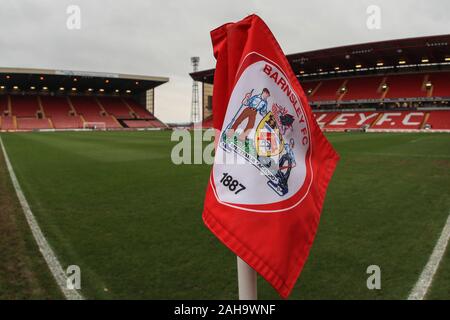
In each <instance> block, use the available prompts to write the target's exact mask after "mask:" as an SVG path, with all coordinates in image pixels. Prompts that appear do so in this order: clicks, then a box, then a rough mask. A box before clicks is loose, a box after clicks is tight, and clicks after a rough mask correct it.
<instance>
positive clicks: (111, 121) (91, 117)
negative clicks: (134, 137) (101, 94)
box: [69, 96, 122, 128]
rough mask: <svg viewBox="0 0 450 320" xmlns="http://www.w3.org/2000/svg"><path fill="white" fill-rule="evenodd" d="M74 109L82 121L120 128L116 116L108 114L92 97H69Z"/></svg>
mask: <svg viewBox="0 0 450 320" xmlns="http://www.w3.org/2000/svg"><path fill="white" fill-rule="evenodd" d="M69 99H70V101H71V103H72V105H73V107H74V109H75V111H76V112H77V114H79V115H80V116H81V117H82V119H83V121H84V122H92V123H95V122H96V123H104V124H105V126H106V128H122V126H121V125H120V123H119V122H118V121H117V119H116V118H114V117H113V116H111V115H109V114H108V113H107V112H106V111H105V109H103V107H102V106H101V105H100V104H99V103H98V101H97V100H96V98H94V97H82V96H77V97H70V98H69Z"/></svg>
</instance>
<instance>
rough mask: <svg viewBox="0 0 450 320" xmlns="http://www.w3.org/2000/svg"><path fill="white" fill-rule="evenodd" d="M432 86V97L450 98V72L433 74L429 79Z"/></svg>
mask: <svg viewBox="0 0 450 320" xmlns="http://www.w3.org/2000/svg"><path fill="white" fill-rule="evenodd" d="M429 81H430V83H431V85H432V95H433V96H435V97H447V98H448V97H450V72H444V73H433V74H431V75H430V77H429Z"/></svg>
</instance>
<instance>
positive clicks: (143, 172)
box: [2, 132, 450, 299]
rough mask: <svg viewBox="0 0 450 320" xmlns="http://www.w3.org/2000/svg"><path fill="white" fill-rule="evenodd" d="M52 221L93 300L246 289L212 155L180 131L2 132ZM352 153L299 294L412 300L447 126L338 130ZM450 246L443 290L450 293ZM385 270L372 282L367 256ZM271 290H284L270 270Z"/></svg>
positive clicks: (433, 224)
mask: <svg viewBox="0 0 450 320" xmlns="http://www.w3.org/2000/svg"><path fill="white" fill-rule="evenodd" d="M2 138H3V141H4V143H5V145H6V148H7V150H8V153H9V156H10V158H11V161H12V163H13V166H14V169H15V171H16V174H17V176H18V179H19V181H20V183H21V185H22V188H23V190H24V192H25V195H26V197H27V199H28V201H29V202H30V204H31V207H32V210H33V212H34V213H35V215H36V217H37V219H38V222H39V223H40V225H41V228H42V229H43V231H44V233H45V234H46V236H47V238H48V240H49V242H50V244H51V245H52V246H53V247H54V249H55V251H56V252H57V254H58V256H59V258H60V259H61V261H62V263H63V264H64V265H65V266H67V265H69V264H77V265H79V266H80V267H81V270H82V292H83V294H84V295H85V296H86V297H88V298H102V299H105V298H113V299H116V298H127V299H152V298H153V299H163V298H168V299H235V298H236V297H237V280H236V259H235V256H234V255H233V254H232V253H231V252H230V251H229V250H228V249H226V248H225V247H224V246H223V245H222V244H220V242H219V241H218V240H217V239H216V238H215V237H214V236H212V235H211V234H210V232H209V231H208V230H207V229H206V227H205V226H204V225H203V222H202V220H201V212H202V207H203V198H204V191H205V188H206V184H207V181H208V176H209V172H210V166H208V165H179V166H177V165H174V164H172V163H171V161H170V152H171V148H172V146H173V145H174V144H175V143H174V142H170V132H91V133H87V132H79V133H76V132H66V133H16V134H2ZM328 138H329V139H330V141H331V142H332V143H333V145H334V146H335V148H336V149H337V151H338V152H339V153H340V155H341V161H340V163H339V165H338V168H337V170H336V172H335V175H334V177H333V179H332V181H331V184H330V187H329V190H328V194H327V198H326V201H325V206H324V210H323V214H322V219H321V223H320V227H319V232H318V235H317V238H316V241H315V243H314V245H313V249H312V251H311V254H310V258H309V259H308V262H307V263H306V265H305V268H304V270H303V273H302V274H301V276H300V278H299V281H298V282H297V285H296V287H295V289H294V291H293V293H292V295H291V299H354V298H360V299H404V298H406V297H407V296H408V293H409V291H410V290H411V288H412V287H413V285H414V284H415V282H416V281H417V279H418V277H419V275H420V273H421V271H422V268H423V267H424V265H425V264H426V262H427V260H428V257H429V255H430V254H431V252H432V250H433V247H434V245H435V243H436V241H437V239H438V237H439V234H440V232H441V230H442V227H443V225H444V223H445V220H446V219H447V216H448V215H449V213H450V170H449V169H450V136H449V135H447V134H330V135H328ZM449 255H450V254H449V250H448V251H447V253H446V257H445V259H444V261H443V262H444V263H443V264H442V266H441V268H440V270H439V273H438V275H437V277H436V281H435V282H434V284H433V287H432V290H431V292H430V294H429V297H431V298H439V299H450V294H449V288H450V282H449V281H448V274H450V263H449V259H450V258H449ZM372 264H376V265H379V266H380V268H381V272H382V274H381V281H382V284H381V285H382V289H381V290H374V291H371V290H368V289H367V287H366V279H367V276H368V275H367V274H366V268H367V267H368V266H369V265H372ZM258 285H259V297H260V298H262V299H269V298H277V297H278V296H277V294H276V292H275V291H274V290H273V289H272V288H271V287H270V286H269V285H268V284H267V283H265V282H264V280H262V279H260V280H259V282H258Z"/></svg>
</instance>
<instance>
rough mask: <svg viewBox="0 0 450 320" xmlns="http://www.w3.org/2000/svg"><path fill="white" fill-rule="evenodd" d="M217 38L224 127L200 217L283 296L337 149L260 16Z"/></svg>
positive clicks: (217, 98)
mask: <svg viewBox="0 0 450 320" xmlns="http://www.w3.org/2000/svg"><path fill="white" fill-rule="evenodd" d="M211 38H212V43H213V46H214V56H215V58H216V59H217V65H216V71H215V75H214V93H213V108H214V110H213V111H214V127H215V129H217V130H219V131H220V135H218V137H217V139H216V142H217V147H216V155H215V160H214V166H213V169H212V171H211V176H210V181H209V185H208V189H207V193H206V198H205V206H204V211H203V221H204V222H205V224H206V225H207V226H208V228H209V229H210V230H211V231H212V232H213V233H214V234H215V235H216V236H217V237H218V238H219V239H220V240H221V241H222V242H223V243H224V244H225V245H226V246H227V247H228V248H229V249H231V250H232V251H233V252H234V253H235V254H236V255H238V256H239V257H241V258H242V259H243V260H244V261H245V262H246V263H247V264H248V265H250V266H251V267H252V268H253V269H255V270H256V271H257V272H258V273H259V274H261V275H262V276H263V277H264V278H265V279H266V280H267V281H268V282H269V283H270V284H271V285H272V286H273V287H274V288H275V289H276V290H277V291H278V292H279V294H280V295H281V296H282V297H283V298H286V297H287V296H288V295H289V294H290V292H291V290H292V288H293V287H294V284H295V282H296V281H297V278H298V276H299V274H300V271H301V270H302V268H303V265H304V264H305V261H306V258H307V257H308V253H309V250H310V248H311V245H312V243H313V240H314V236H315V234H316V231H317V226H318V224H319V219H320V213H321V210H322V205H323V201H324V198H325V192H326V189H327V186H328V182H329V181H330V179H331V176H332V174H333V171H334V169H335V167H336V164H337V162H338V160H339V156H338V154H337V153H336V152H335V151H334V149H333V147H332V146H331V145H330V143H329V142H328V141H327V139H326V138H325V137H324V135H323V134H322V131H321V130H320V128H319V126H318V125H317V123H316V121H315V120H314V117H313V114H312V112H311V108H310V107H309V105H308V101H307V99H306V96H305V94H304V92H303V90H302V88H301V86H300V84H299V83H298V81H297V79H296V77H295V74H294V72H293V71H292V69H291V67H290V65H289V62H288V61H287V59H286V57H285V55H284V54H283V52H282V50H281V48H280V46H279V45H278V43H277V41H276V40H275V37H274V36H273V34H272V33H271V31H270V30H269V28H268V27H267V25H266V24H265V23H264V22H263V21H262V20H261V19H260V18H259V17H258V16H256V15H251V16H248V17H247V18H245V19H244V20H241V21H239V22H237V23H228V24H225V25H223V26H221V27H219V28H218V29H215V30H213V31H212V32H211Z"/></svg>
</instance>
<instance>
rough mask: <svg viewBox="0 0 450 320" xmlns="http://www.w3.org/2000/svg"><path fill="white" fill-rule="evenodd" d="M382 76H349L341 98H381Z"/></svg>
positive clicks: (349, 99) (348, 99)
mask: <svg viewBox="0 0 450 320" xmlns="http://www.w3.org/2000/svg"><path fill="white" fill-rule="evenodd" d="M384 78H385V77H382V76H376V77H361V78H349V79H348V81H347V84H346V85H345V87H346V89H347V90H346V92H345V94H344V96H343V97H342V100H346V101H351V100H368V99H381V96H382V92H381V85H382V82H383V79H384Z"/></svg>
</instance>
